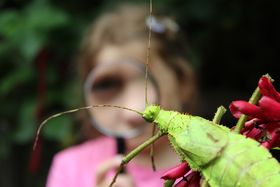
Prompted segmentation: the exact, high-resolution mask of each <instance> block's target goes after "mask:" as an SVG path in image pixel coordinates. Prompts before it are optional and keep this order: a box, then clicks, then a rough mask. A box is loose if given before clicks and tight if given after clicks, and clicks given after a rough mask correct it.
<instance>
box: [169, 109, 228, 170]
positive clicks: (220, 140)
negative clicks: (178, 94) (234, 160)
mask: <svg viewBox="0 0 280 187" xmlns="http://www.w3.org/2000/svg"><path fill="white" fill-rule="evenodd" d="M184 116H185V117H184ZM180 118H181V119H182V120H183V121H182V122H181V123H185V125H183V126H184V128H182V129H181V130H180V131H177V132H175V134H174V132H171V131H172V130H170V132H169V134H170V136H172V137H171V139H173V140H172V141H173V142H174V143H173V144H176V145H175V149H179V150H177V151H178V152H180V153H183V156H184V159H185V160H186V161H188V162H189V163H190V164H191V166H192V167H193V168H194V169H199V168H201V167H202V166H204V165H206V164H208V163H209V162H210V161H212V160H213V159H215V158H216V157H217V156H219V154H220V153H221V152H222V150H223V148H224V147H225V146H226V145H227V143H228V141H229V137H228V136H229V135H228V133H229V129H228V128H226V127H223V126H220V125H216V124H214V123H212V122H211V121H208V120H206V119H203V118H201V117H195V116H186V115H182V116H180ZM181 126H182V125H181ZM181 155H182V154H181Z"/></svg>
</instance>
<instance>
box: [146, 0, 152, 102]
mask: <svg viewBox="0 0 280 187" xmlns="http://www.w3.org/2000/svg"><path fill="white" fill-rule="evenodd" d="M152 12H153V2H152V0H150V15H149V18H148V24H149V38H148V47H147V57H146V64H145V104H146V107H147V106H148V105H149V102H148V89H147V85H148V65H149V60H150V49H151V37H152V21H153V19H152Z"/></svg>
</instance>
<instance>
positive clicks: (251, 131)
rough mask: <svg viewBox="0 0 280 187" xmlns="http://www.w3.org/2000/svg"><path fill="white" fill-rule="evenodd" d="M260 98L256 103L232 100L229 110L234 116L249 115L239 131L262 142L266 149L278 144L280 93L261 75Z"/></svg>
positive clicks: (279, 134)
mask: <svg viewBox="0 0 280 187" xmlns="http://www.w3.org/2000/svg"><path fill="white" fill-rule="evenodd" d="M258 86H259V89H260V93H261V94H262V98H261V99H260V100H259V102H258V105H253V104H250V103H248V102H246V101H233V102H232V103H231V105H230V107H229V108H230V110H231V112H232V114H233V116H234V117H236V118H239V117H240V116H241V114H245V115H247V116H248V117H249V121H247V122H246V123H245V127H244V128H243V129H242V130H241V133H242V134H243V135H245V136H246V137H250V138H253V139H255V140H257V141H259V142H261V143H262V145H263V146H264V147H266V148H268V149H271V148H274V147H278V146H280V93H278V92H277V91H276V89H275V88H274V86H273V85H272V83H271V82H270V80H269V79H268V78H267V77H265V76H263V77H261V79H260V80H259V84H258Z"/></svg>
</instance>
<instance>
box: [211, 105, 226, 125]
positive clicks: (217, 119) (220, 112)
mask: <svg viewBox="0 0 280 187" xmlns="http://www.w3.org/2000/svg"><path fill="white" fill-rule="evenodd" d="M226 111H227V109H225V107H224V106H220V107H219V108H218V109H217V111H216V113H215V116H214V118H213V120H212V121H213V122H214V123H216V124H219V123H220V122H221V119H222V117H223V115H224V114H225V113H226Z"/></svg>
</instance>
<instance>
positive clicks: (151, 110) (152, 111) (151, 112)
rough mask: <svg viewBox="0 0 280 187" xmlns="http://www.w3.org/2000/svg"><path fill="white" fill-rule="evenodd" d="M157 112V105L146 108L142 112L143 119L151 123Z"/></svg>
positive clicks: (158, 107) (158, 108)
mask: <svg viewBox="0 0 280 187" xmlns="http://www.w3.org/2000/svg"><path fill="white" fill-rule="evenodd" d="M159 111H160V106H158V105H150V106H147V107H146V109H145V111H144V112H143V118H144V119H145V120H146V121H148V122H153V121H154V120H155V119H156V117H157V115H158V113H159Z"/></svg>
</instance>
